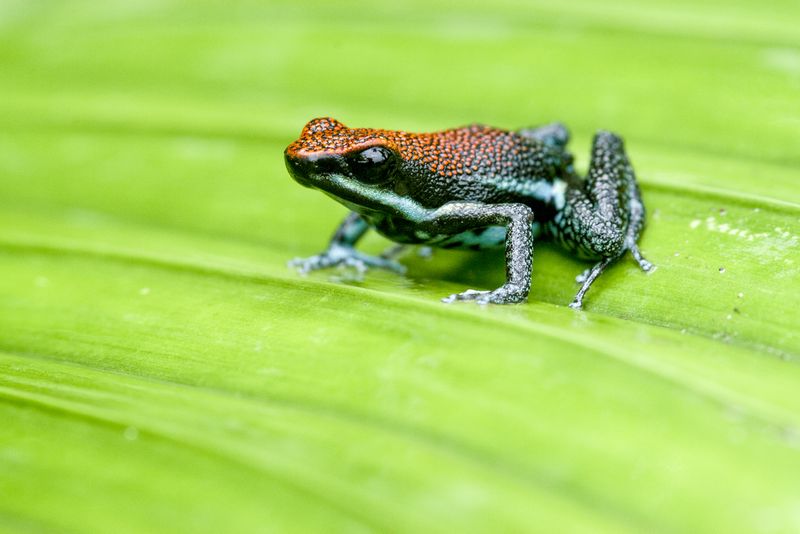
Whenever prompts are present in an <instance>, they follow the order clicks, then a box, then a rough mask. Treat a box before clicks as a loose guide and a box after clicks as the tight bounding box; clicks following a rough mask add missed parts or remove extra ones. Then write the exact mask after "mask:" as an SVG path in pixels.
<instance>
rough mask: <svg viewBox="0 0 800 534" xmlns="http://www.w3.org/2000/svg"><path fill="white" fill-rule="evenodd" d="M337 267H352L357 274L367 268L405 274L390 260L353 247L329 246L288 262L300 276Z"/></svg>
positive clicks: (398, 264)
mask: <svg viewBox="0 0 800 534" xmlns="http://www.w3.org/2000/svg"><path fill="white" fill-rule="evenodd" d="M339 265H341V266H344V267H352V268H354V269H355V270H356V271H358V273H359V274H363V273H365V272H366V271H367V270H368V269H369V268H378V269H386V270H389V271H393V272H396V273H398V274H403V273H405V272H406V268H405V266H403V265H401V264H400V263H398V262H396V261H394V260H393V259H391V258H386V257H383V256H369V255H367V254H362V253H361V252H358V251H357V250H356V249H354V248H353V247H345V246H340V245H335V246H331V247H329V248H328V249H327V250H325V251H324V252H322V253H320V254H317V255H316V256H311V257H310V258H295V259H293V260H291V261H290V262H289V267H292V268H295V269H297V271H298V272H299V273H300V274H308V273H310V272H311V271H316V270H319V269H326V268H328V267H336V266H339Z"/></svg>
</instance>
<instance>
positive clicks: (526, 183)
mask: <svg viewBox="0 0 800 534" xmlns="http://www.w3.org/2000/svg"><path fill="white" fill-rule="evenodd" d="M568 139H569V134H568V132H567V130H566V128H564V127H563V126H562V125H560V124H557V123H556V124H551V125H546V126H542V127H539V128H533V129H523V130H519V131H517V132H511V131H506V130H501V129H497V128H490V127H487V126H481V125H472V126H467V127H463V128H456V129H452V130H445V131H442V132H435V133H422V134H414V133H408V132H401V131H392V130H376V129H369V128H347V127H346V126H344V125H343V124H342V123H340V122H338V121H336V120H334V119H330V118H321V119H315V120H312V121H311V122H309V123H308V124H307V125H306V127H305V128H304V129H303V131H302V133H301V135H300V138H299V139H298V140H297V141H295V142H294V143H292V144H291V145H289V147H287V149H286V151H285V158H286V164H287V168H288V169H289V172H290V174H291V175H292V177H293V178H294V179H295V180H297V181H298V182H299V183H300V184H302V185H305V186H307V187H312V188H315V189H319V190H321V191H323V192H325V193H327V194H328V195H330V196H332V197H333V198H334V199H336V200H338V201H340V202H341V203H343V204H344V205H345V206H347V207H348V208H350V209H351V210H352V213H351V214H350V215H349V216H348V217H347V218H346V219H345V221H344V222H343V223H342V224H341V225H340V227H339V229H338V230H337V231H336V233H335V234H334V236H333V238H332V239H331V242H330V244H329V246H328V249H327V250H326V251H324V252H323V253H321V254H319V255H317V256H313V257H311V258H308V259H304V260H295V261H294V262H293V264H294V265H295V266H296V267H298V268H299V269H300V270H301V271H302V272H307V271H310V270H314V269H319V268H324V267H330V266H333V265H340V264H345V265H351V266H354V267H356V268H358V269H359V270H365V269H366V268H367V267H384V268H390V269H394V270H397V271H402V269H403V268H402V266H400V265H399V264H397V263H396V262H394V261H393V260H392V259H391V258H388V257H370V256H366V255H364V254H361V253H359V252H357V251H356V250H355V248H354V247H355V244H356V242H357V241H358V240H359V239H360V238H361V237H362V236H363V235H364V233H365V232H366V231H367V230H368V229H369V228H374V229H375V230H377V231H378V232H379V233H381V234H382V235H384V236H386V237H388V238H389V239H392V240H393V241H396V242H398V243H403V244H424V245H429V246H434V247H442V248H469V249H473V250H477V249H482V248H487V247H495V246H500V245H503V244H505V246H506V271H507V281H506V283H505V284H504V285H503V286H501V287H500V288H497V289H495V290H493V291H474V290H468V291H465V292H463V293H459V294H457V295H451V296H450V297H448V298H446V299H444V300H445V301H446V302H450V301H453V300H476V301H478V302H480V303H488V302H492V303H499V304H506V303H513V302H522V301H524V300H526V299H527V297H528V292H529V290H530V276H531V269H532V260H533V241H534V239H535V238H537V237H539V236H542V237H551V238H553V239H555V240H556V241H557V242H558V243H559V244H560V245H561V246H563V247H564V248H565V249H566V250H568V251H570V252H572V253H573V254H576V255H578V256H579V257H582V258H586V259H596V260H599V262H598V263H597V264H596V265H595V266H594V267H593V268H592V269H589V270H587V271H586V272H585V273H584V274H583V275H581V276H580V277H579V282H580V283H582V284H583V286H582V287H581V290H580V291H579V292H578V294H577V295H576V298H575V300H574V301H573V302H572V304H571V306H573V307H576V308H579V307H580V306H581V304H582V299H583V295H584V294H585V292H586V290H588V288H589V286H590V285H591V284H592V282H593V281H594V280H595V279H596V278H597V276H599V275H600V273H602V271H603V270H604V269H605V268H606V267H607V266H608V265H609V264H610V263H611V262H612V261H613V260H615V259H617V258H618V257H620V256H621V255H622V254H624V252H625V251H628V250H630V251H631V252H632V253H633V255H634V258H636V260H637V261H638V262H639V264H640V265H641V266H642V268H643V269H645V270H649V269H650V268H651V265H650V264H649V263H648V262H646V260H644V259H643V258H642V257H641V254H639V251H638V249H637V245H636V242H637V240H638V236H639V232H640V231H641V229H642V227H643V223H644V206H643V204H642V202H641V197H640V194H639V188H638V186H637V184H636V179H635V176H634V173H633V169H632V167H631V165H630V163H629V162H628V159H627V156H626V155H625V152H624V148H623V144H622V140H621V139H620V138H619V137H617V136H616V135H614V134H611V133H608V132H599V133H598V134H597V135H596V136H595V140H594V144H593V148H592V164H591V167H590V170H589V173H588V176H587V178H586V179H585V180H584V179H581V178H580V177H578V176H577V175H576V174H575V172H574V169H573V167H572V161H573V157H572V155H571V154H570V153H569V152H567V151H566V149H565V146H566V144H567V141H568Z"/></svg>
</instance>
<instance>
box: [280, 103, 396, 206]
mask: <svg viewBox="0 0 800 534" xmlns="http://www.w3.org/2000/svg"><path fill="white" fill-rule="evenodd" d="M284 157H285V159H286V168H287V169H288V170H289V174H291V176H292V178H294V179H295V180H296V181H297V182H298V183H300V184H301V185H303V186H306V187H311V188H314V189H319V190H321V191H323V192H325V193H327V194H328V195H330V196H332V197H334V198H335V199H337V200H339V201H340V202H342V203H344V204H345V205H347V206H348V207H350V208H351V209H358V208H364V209H366V210H374V211H381V212H385V211H387V209H390V208H391V207H392V206H396V205H397V196H398V194H397V192H396V191H395V189H396V187H397V182H398V180H397V175H398V174H399V173H398V171H399V169H400V166H401V163H402V160H401V157H400V153H399V151H398V149H397V147H396V145H395V143H394V141H393V140H392V137H391V132H387V131H384V130H372V129H366V128H348V127H347V126H345V125H344V124H342V123H341V122H338V121H336V120H334V119H331V118H319V119H314V120H312V121H311V122H309V123H308V124H306V126H305V128H303V131H302V133H301V134H300V138H299V139H298V140H297V141H295V142H294V143H292V144H291V145H289V146H288V147H287V148H286V151H285V152H284Z"/></svg>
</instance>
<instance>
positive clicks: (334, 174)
mask: <svg viewBox="0 0 800 534" xmlns="http://www.w3.org/2000/svg"><path fill="white" fill-rule="evenodd" d="M340 159H341V158H339V157H337V156H325V157H319V158H313V157H297V156H293V155H290V154H286V168H287V169H288V170H289V174H290V175H291V176H292V178H293V179H294V180H295V181H296V182H297V183H299V184H300V185H302V186H304V187H308V188H311V189H318V190H320V191H322V192H323V193H325V194H326V195H328V196H330V197H331V198H333V199H334V200H336V201H337V202H340V203H341V204H344V205H345V206H347V207H348V208H349V209H351V210H353V211H357V212H359V213H363V214H368V213H382V214H385V215H394V216H397V217H403V218H405V219H410V220H421V219H423V218H425V216H426V214H427V212H428V210H427V209H425V208H424V207H422V206H421V205H420V204H418V203H416V202H414V201H413V200H411V199H410V198H407V197H402V196H400V195H398V194H396V193H395V192H394V191H392V190H391V189H386V188H383V187H380V186H376V185H368V184H363V183H361V182H359V181H358V180H357V179H356V177H355V176H353V175H352V173H350V171H349V170H348V168H347V164H346V163H345V162H344V161H339V160H340Z"/></svg>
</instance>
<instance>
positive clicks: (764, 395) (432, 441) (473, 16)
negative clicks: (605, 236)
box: [0, 0, 800, 532]
mask: <svg viewBox="0 0 800 534" xmlns="http://www.w3.org/2000/svg"><path fill="white" fill-rule="evenodd" d="M798 23H800V11H799V10H798V9H797V6H796V5H795V3H792V2H788V1H779V2H777V3H772V4H771V9H769V10H767V9H764V7H763V6H761V5H756V4H755V3H751V2H745V1H743V0H735V1H733V2H722V1H721V0H706V1H705V2H703V3H702V4H699V5H698V4H697V3H695V2H688V1H679V2H666V1H660V2H657V3H647V4H645V5H642V4H641V3H639V2H633V1H632V0H619V1H617V2H615V3H614V4H613V5H608V3H603V4H602V5H600V4H597V3H594V2H589V1H586V0H578V1H576V2H570V3H569V4H568V5H562V4H557V3H552V2H550V3H546V2H540V1H534V2H525V3H523V2H518V1H514V0H502V1H500V2H495V3H492V5H491V6H489V5H488V4H487V5H482V4H480V3H477V2H465V3H463V4H459V5H458V6H455V5H450V4H448V3H446V2H421V1H416V0H415V1H408V2H402V3H400V2H396V3H387V4H377V5H373V4H370V5H362V4H361V3H357V2H351V1H344V2H337V3H335V4H334V3H330V2H322V1H316V2H304V3H303V4H302V5H301V4H296V3H293V2H288V1H282V0H281V1H278V0H275V1H272V2H269V3H268V4H264V3H259V2H252V3H249V2H242V3H236V4H235V5H229V4H222V3H214V2H206V1H193V2H188V1H176V2H172V3H142V2H126V1H122V0H120V1H117V2H102V3H98V2H88V1H76V2H70V3H58V2H46V1H40V2H23V1H20V0H14V1H10V2H5V3H4V4H3V5H0V62H2V65H3V76H0V125H1V126H0V421H2V424H0V530H9V531H27V530H30V531H103V532H105V531H114V532H124V531H130V532H150V531H154V530H158V531H187V532H197V531H209V532H220V531H226V532H227V531H248V532H249V531H265V530H266V531H296V532H308V531H320V530H325V531H328V530H334V531H357V530H359V531H360V530H380V531H409V532H418V531H442V532H453V531H465V530H466V531H487V532H488V531H491V532H496V531H501V532H502V531H531V530H534V531H543V532H554V531H555V532H562V531H568V532H581V531H585V532H605V531H608V532H621V531H631V532H643V531H644V532H654V531H677V532H686V531H696V532H709V531H713V532H754V531H760V532H796V531H797V530H799V529H800V484H798V481H799V480H800V388H798V384H800V367H799V366H798V357H800V334H798V331H800V328H799V327H800V312H799V311H798V308H797V298H798V295H800V253H799V252H800V244H799V243H798V240H799V239H800V238H798V235H799V233H800V227H798V216H799V215H800V188H799V187H798V183H800V182H799V181H800V173H798V170H797V169H798V164H799V163H800V159H798V155H797V147H798V146H800V143H799V142H800V134H799V133H798V132H799V131H800V130H798V126H799V125H800V111H799V110H800V108H798V107H797V95H798V89H799V88H800V85H798V84H800V38H798V33H797V31H796V28H797V26H798ZM321 115H333V116H336V117H337V118H338V119H340V120H342V121H343V122H345V123H346V124H350V125H354V126H376V127H385V128H404V129H409V130H428V129H438V128H446V127H450V126H455V125H458V124H463V123H468V122H474V121H479V122H485V123H489V124H495V125H498V126H504V127H508V128H515V127H520V126H525V125H532V124H537V123H544V122H548V121H552V120H561V121H563V122H565V123H567V124H568V125H570V127H571V129H572V131H573V133H574V137H575V138H574V140H573V141H572V143H573V148H574V150H575V152H576V154H577V157H578V163H579V165H582V166H583V167H584V168H585V166H586V163H587V159H588V146H589V140H590V138H591V135H592V133H593V132H594V130H596V129H598V128H608V129H612V130H614V131H618V132H620V133H622V134H623V135H624V137H625V139H626V144H627V149H628V151H629V154H630V156H631V158H632V160H633V162H634V165H635V167H636V170H637V173H638V175H639V178H640V181H641V182H642V185H643V191H644V197H645V202H646V204H647V207H648V210H649V215H648V227H647V230H646V232H645V234H644V236H643V239H642V242H641V246H642V248H643V251H644V252H645V253H646V255H647V257H648V258H649V259H650V260H652V261H653V262H654V263H655V264H656V265H657V269H656V271H655V272H653V273H652V274H647V275H646V274H644V273H642V272H641V271H640V270H638V269H637V267H636V265H635V264H634V263H633V262H632V261H631V260H630V259H626V260H624V261H621V262H619V263H618V264H617V265H615V266H614V267H613V268H612V269H611V270H610V271H609V272H608V273H606V274H604V275H603V276H602V277H601V278H600V280H599V281H598V282H597V284H596V285H595V286H594V287H593V288H592V290H591V291H590V293H589V294H588V296H587V300H586V311H585V312H575V311H573V310H571V309H569V308H567V307H566V304H567V303H568V302H569V301H570V300H571V298H572V296H573V294H574V292H575V291H576V289H577V288H576V286H575V283H574V277H575V275H577V274H578V273H579V272H581V270H582V269H583V268H585V264H583V263H581V262H578V261H576V260H573V259H571V258H569V257H568V256H566V255H564V254H563V253H562V252H560V251H559V250H558V249H556V248H554V247H553V246H551V245H548V244H546V243H543V244H541V245H538V246H537V251H536V259H535V262H534V280H533V290H532V293H531V300H530V302H529V303H528V304H525V305H519V306H509V307H499V306H495V307H483V308H482V307H478V306H475V305H472V304H470V303H464V304H463V305H460V304H459V305H451V306H445V305H443V304H441V303H440V302H439V298H440V297H442V296H445V295H447V294H450V293H452V292H454V291H459V290H463V289H464V288H466V287H477V288H491V287H494V286H497V285H498V284H500V283H501V282H502V277H503V274H504V272H503V258H502V257H501V255H500V254H491V253H482V254H479V253H458V252H449V251H437V252H436V253H435V255H434V257H433V258H431V259H425V258H420V257H417V256H415V255H413V254H411V255H409V256H407V257H406V258H404V262H405V263H406V264H407V265H408V266H409V272H408V275H407V276H405V277H401V276H397V275H394V274H390V273H385V272H370V273H368V275H367V276H366V277H365V278H364V279H363V280H358V279H356V278H355V277H354V276H353V275H352V273H347V272H345V271H332V272H322V273H314V274H312V275H310V276H307V277H302V276H299V275H297V274H296V273H294V272H292V271H291V270H289V269H288V268H287V267H286V261H287V260H288V259H290V258H292V257H294V256H307V255H311V254H313V253H315V252H317V251H319V250H320V249H321V248H322V247H323V246H324V244H325V242H326V240H327V239H328V236H329V235H330V233H331V232H332V230H333V228H334V227H335V225H336V224H337V222H338V220H339V219H340V218H341V217H342V216H343V214H344V213H345V212H344V210H343V208H342V207H340V206H338V205H336V204H335V203H333V202H332V201H331V200H330V199H328V198H327V197H325V196H324V195H320V194H319V193H315V192H312V191H309V190H306V189H303V188H301V187H298V186H297V185H296V184H295V183H294V182H292V181H291V180H290V179H289V178H288V176H287V175H286V171H285V169H284V166H283V160H282V151H283V148H284V147H285V146H286V145H287V144H288V143H289V142H291V141H292V140H293V139H294V138H295V137H296V135H297V134H298V133H299V130H300V128H301V127H302V125H303V124H304V123H305V122H306V121H307V120H309V119H310V118H312V117H314V116H321ZM387 244H388V243H387V242H386V241H383V240H381V239H379V238H377V237H374V236H373V237H371V238H370V239H369V240H368V242H367V244H366V245H365V248H366V250H368V251H371V252H375V251H378V250H381V249H382V248H383V247H385V246H386V245H387Z"/></svg>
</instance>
